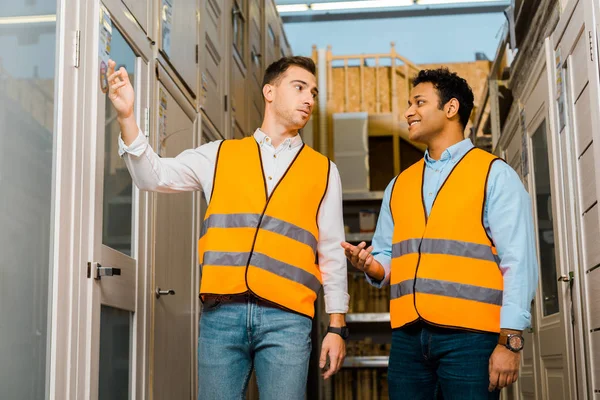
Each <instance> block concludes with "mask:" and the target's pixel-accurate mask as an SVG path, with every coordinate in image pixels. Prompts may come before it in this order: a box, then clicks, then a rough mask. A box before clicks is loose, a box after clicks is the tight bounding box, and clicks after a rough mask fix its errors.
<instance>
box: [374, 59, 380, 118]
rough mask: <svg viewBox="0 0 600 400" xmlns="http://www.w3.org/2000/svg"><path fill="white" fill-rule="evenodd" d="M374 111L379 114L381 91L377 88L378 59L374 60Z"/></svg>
mask: <svg viewBox="0 0 600 400" xmlns="http://www.w3.org/2000/svg"><path fill="white" fill-rule="evenodd" d="M375 97H376V99H375V104H376V106H375V110H376V111H377V113H380V112H381V90H380V88H379V57H376V58H375Z"/></svg>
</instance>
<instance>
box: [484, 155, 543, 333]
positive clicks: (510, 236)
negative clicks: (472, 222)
mask: <svg viewBox="0 0 600 400" xmlns="http://www.w3.org/2000/svg"><path fill="white" fill-rule="evenodd" d="M484 225H485V227H486V229H487V230H488V233H489V234H490V236H491V237H492V239H493V241H494V244H495V246H496V249H497V250H498V256H499V258H500V270H501V272H502V276H503V278H504V292H503V296H502V308H501V310H500V327H501V328H504V329H516V330H524V329H526V328H527V327H529V326H530V325H531V314H530V310H531V301H532V300H533V297H534V296H535V291H536V287H537V282H538V262H537V256H536V248H537V246H536V242H535V232H534V224H533V215H532V207H531V199H530V197H529V194H528V193H527V191H526V190H525V188H524V187H523V184H522V182H521V180H520V179H519V176H518V175H517V173H516V172H515V171H514V170H513V169H512V168H511V167H510V166H509V165H508V164H506V163H504V162H501V161H496V162H494V164H493V165H492V168H491V170H490V176H489V178H488V187H487V201H486V205H485V213H484Z"/></svg>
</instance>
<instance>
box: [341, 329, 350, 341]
mask: <svg viewBox="0 0 600 400" xmlns="http://www.w3.org/2000/svg"><path fill="white" fill-rule="evenodd" d="M348 336H350V330H349V329H348V327H347V326H344V327H343V328H342V338H344V340H345V339H348Z"/></svg>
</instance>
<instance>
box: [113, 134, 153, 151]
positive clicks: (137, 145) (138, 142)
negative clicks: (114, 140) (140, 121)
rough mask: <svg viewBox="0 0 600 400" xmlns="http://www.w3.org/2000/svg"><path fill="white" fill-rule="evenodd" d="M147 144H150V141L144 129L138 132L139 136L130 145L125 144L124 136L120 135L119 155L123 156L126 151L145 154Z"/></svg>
mask: <svg viewBox="0 0 600 400" xmlns="http://www.w3.org/2000/svg"><path fill="white" fill-rule="evenodd" d="M146 146H148V141H147V140H146V136H144V134H143V133H142V131H139V132H138V135H137V137H136V138H135V140H134V141H133V142H132V143H131V144H130V145H129V146H127V145H125V142H124V141H123V138H121V135H119V157H123V154H125V153H128V154H131V155H134V156H136V157H139V156H141V155H142V154H144V151H145V150H146Z"/></svg>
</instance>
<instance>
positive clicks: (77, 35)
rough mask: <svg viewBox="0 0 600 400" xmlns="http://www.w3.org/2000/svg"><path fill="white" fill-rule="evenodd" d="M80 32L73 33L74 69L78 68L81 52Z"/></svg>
mask: <svg viewBox="0 0 600 400" xmlns="http://www.w3.org/2000/svg"><path fill="white" fill-rule="evenodd" d="M80 49H81V31H80V30H76V31H75V60H74V61H75V68H79V58H80V52H81V50H80Z"/></svg>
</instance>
